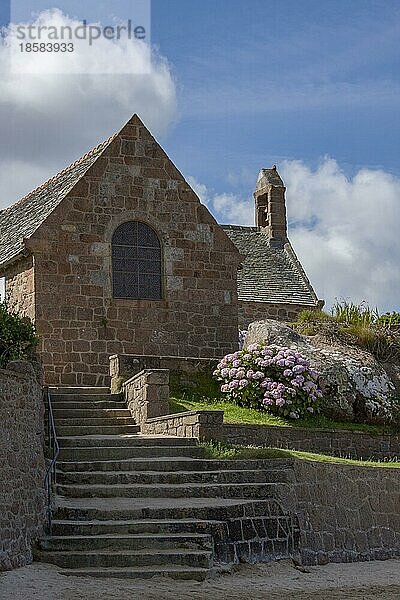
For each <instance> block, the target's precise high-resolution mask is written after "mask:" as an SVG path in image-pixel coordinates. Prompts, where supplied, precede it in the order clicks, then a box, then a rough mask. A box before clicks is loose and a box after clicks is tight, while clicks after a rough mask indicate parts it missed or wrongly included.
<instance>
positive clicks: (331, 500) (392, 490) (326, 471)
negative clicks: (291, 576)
mask: <svg viewBox="0 0 400 600" xmlns="http://www.w3.org/2000/svg"><path fill="white" fill-rule="evenodd" d="M295 473H296V484H295V490H294V494H295V496H296V499H297V500H296V502H297V505H296V513H297V517H298V519H299V526H300V546H299V548H300V555H301V558H302V561H303V563H304V564H308V565H313V564H324V563H328V562H353V561H361V560H384V559H388V558H394V557H398V556H400V473H399V470H398V469H389V468H373V467H352V466H349V465H338V464H326V463H317V462H307V461H296V462H295Z"/></svg>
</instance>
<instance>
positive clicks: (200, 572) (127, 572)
mask: <svg viewBox="0 0 400 600" xmlns="http://www.w3.org/2000/svg"><path fill="white" fill-rule="evenodd" d="M60 573H61V574H62V575H66V576H68V575H69V576H72V577H108V578H109V577H116V578H118V579H151V578H153V577H168V578H169V579H176V580H194V581H204V580H205V579H207V577H208V576H209V574H210V570H209V569H194V568H193V567H185V566H184V565H160V566H158V567H152V566H150V567H144V566H142V567H139V568H132V567H127V568H125V569H113V568H105V567H103V568H101V569H96V568H93V567H92V568H86V569H68V570H62V571H60Z"/></svg>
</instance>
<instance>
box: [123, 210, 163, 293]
mask: <svg viewBox="0 0 400 600" xmlns="http://www.w3.org/2000/svg"><path fill="white" fill-rule="evenodd" d="M111 247H112V275H113V296H114V298H135V299H143V300H160V299H161V298H162V286H161V245H160V240H159V239H158V236H157V234H156V232H155V231H154V230H153V229H152V228H151V227H149V226H148V225H146V224H145V223H141V222H139V221H129V222H127V223H123V224H122V225H120V226H119V227H117V229H116V230H115V231H114V234H113V236H112V241H111Z"/></svg>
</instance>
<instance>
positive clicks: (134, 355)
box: [109, 352, 219, 362]
mask: <svg viewBox="0 0 400 600" xmlns="http://www.w3.org/2000/svg"><path fill="white" fill-rule="evenodd" d="M119 356H132V357H134V358H158V359H160V360H164V359H168V360H169V359H173V360H176V361H179V360H187V361H197V362H202V361H204V362H205V361H210V360H211V361H215V362H218V360H219V359H218V358H215V357H214V358H213V357H209V358H207V357H204V356H202V357H199V356H169V355H165V356H162V355H158V354H125V353H123V352H118V354H112V355H110V356H109V360H112V359H115V358H118V357H119Z"/></svg>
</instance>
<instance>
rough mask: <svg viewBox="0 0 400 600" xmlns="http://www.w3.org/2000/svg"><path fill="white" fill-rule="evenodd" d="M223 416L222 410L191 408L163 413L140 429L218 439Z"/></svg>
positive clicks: (149, 432) (161, 433)
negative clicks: (173, 412) (185, 410)
mask: <svg viewBox="0 0 400 600" xmlns="http://www.w3.org/2000/svg"><path fill="white" fill-rule="evenodd" d="M223 418H224V413H223V411H222V410H198V411H197V410H193V411H188V412H183V413H177V414H175V415H168V414H165V415H164V416H159V417H157V418H154V419H149V420H148V421H146V423H144V425H143V426H142V427H141V431H142V433H145V434H146V435H176V436H177V437H187V438H196V439H198V440H200V441H208V440H220V438H221V433H222V420H223Z"/></svg>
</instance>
